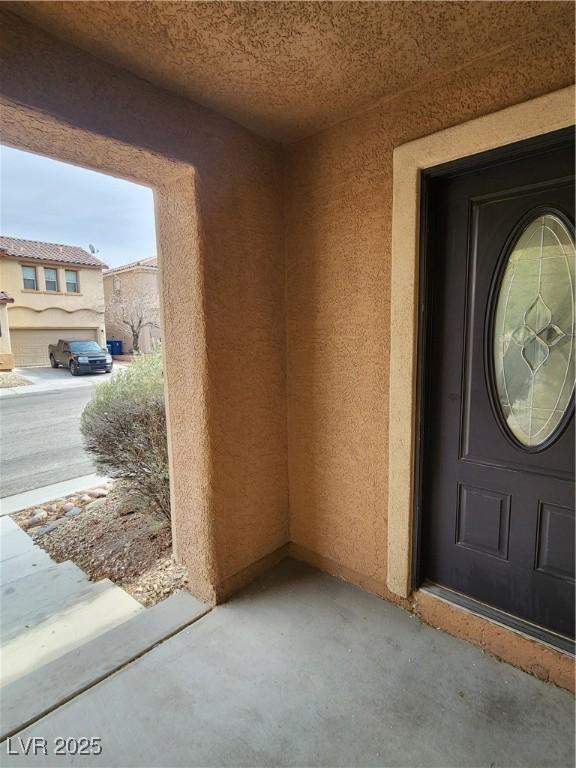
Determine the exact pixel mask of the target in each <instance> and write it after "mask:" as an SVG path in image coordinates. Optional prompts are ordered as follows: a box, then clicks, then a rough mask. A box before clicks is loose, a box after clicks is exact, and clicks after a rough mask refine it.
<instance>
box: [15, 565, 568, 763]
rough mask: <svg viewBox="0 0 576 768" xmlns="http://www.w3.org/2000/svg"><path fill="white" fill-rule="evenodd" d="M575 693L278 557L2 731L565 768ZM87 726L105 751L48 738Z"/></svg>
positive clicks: (180, 758) (190, 752)
mask: <svg viewBox="0 0 576 768" xmlns="http://www.w3.org/2000/svg"><path fill="white" fill-rule="evenodd" d="M573 711H574V709H573V699H572V697H571V696H570V694H568V693H567V692H565V691H563V690H560V689H558V688H555V687H553V686H552V685H547V684H545V683H543V682H541V681H539V680H537V679H535V678H532V677H530V676H529V675H527V674H525V673H523V672H521V671H519V670H517V669H514V668H513V667H510V666H508V665H507V664H504V663H501V662H498V661H497V660H495V659H494V658H492V657H490V656H487V655H485V654H483V653H482V651H480V650H479V649H478V648H476V647H474V646H472V645H469V644H468V643H466V642H464V641H461V640H458V639H455V638H453V637H450V636H449V635H446V634H444V633H442V632H440V631H438V630H435V629H433V628H431V627H428V626H426V625H424V624H422V623H420V622H419V621H418V619H416V618H414V617H412V616H410V615H409V614H407V613H406V612H404V611H403V610H401V609H399V608H396V607H395V606H392V605H390V604H388V603H386V602H384V601H382V600H380V599H378V598H376V597H374V596H372V595H369V594H366V593H364V592H362V591H360V590H358V589H356V588H354V587H352V586H350V585H348V584H346V583H343V582H341V581H339V580H337V579H334V578H332V577H329V576H326V575H324V574H321V573H319V572H318V571H315V570H313V569H311V568H309V567H307V566H305V565H302V564H300V563H296V562H294V561H285V562H284V563H282V564H280V565H279V566H278V567H276V568H275V569H274V570H272V571H270V572H269V573H268V574H266V575H265V576H264V577H263V578H261V579H259V580H258V581H257V582H256V583H254V584H253V585H252V586H251V587H249V588H248V589H246V590H245V591H244V592H243V593H241V594H240V595H239V596H237V597H236V598H235V599H233V600H231V601H230V602H229V603H227V604H226V605H223V606H220V607H218V608H216V609H214V610H213V611H211V612H210V613H209V614H208V615H206V616H205V617H204V618H203V619H200V620H199V621H197V622H196V623H195V624H193V625H192V626H190V627H189V628H187V629H185V630H183V631H182V632H180V633H179V634H177V635H176V636H174V637H172V638H171V639H169V640H166V641H165V642H164V643H162V644H161V645H159V646H158V647H156V648H154V649H152V650H151V651H149V652H148V653H146V654H144V655H143V656H142V657H141V658H139V659H137V660H136V661H134V662H132V663H131V664H129V665H128V666H126V667H125V668H124V669H122V670H120V671H119V672H117V673H116V674H114V675H112V676H111V677H109V678H107V679H106V680H104V681H102V682H101V683H99V684H98V685H96V686H95V687H93V688H91V689H89V690H88V691H86V692H84V693H82V694H80V695H79V696H77V697H76V698H75V699H73V700H72V701H70V702H68V703H67V704H65V705H63V706H61V707H60V708H59V709H57V710H55V711H54V712H52V713H51V714H49V715H47V716H46V717H44V718H43V719H41V720H39V721H37V722H36V723H35V724H34V725H32V726H30V727H29V728H27V729H26V730H24V731H22V732H21V733H20V734H17V736H15V737H13V738H12V750H18V741H17V740H18V736H20V737H21V738H22V739H25V738H27V737H29V736H40V737H43V738H45V739H47V743H48V753H49V754H48V756H47V757H45V756H37V757H30V756H28V757H24V756H22V755H21V754H20V755H18V756H12V757H7V756H6V754H5V753H6V750H7V744H6V742H5V743H4V744H3V745H2V752H3V753H4V754H3V755H2V764H3V765H5V766H12V765H59V766H62V765H95V766H107V767H108V768H110V767H112V766H139V767H140V768H143V767H144V766H427V768H431V767H432V766H438V767H440V766H459V767H462V766H486V768H488V766H494V768H496V767H498V766H523V768H525V767H526V766H538V767H539V768H541V767H542V766H571V765H573V762H574V734H573ZM58 736H61V737H70V736H72V737H79V736H88V737H90V736H98V737H100V738H101V740H102V748H103V751H102V755H100V756H92V757H85V756H83V757H81V756H68V757H58V756H55V755H54V754H53V744H54V739H55V738H56V737H58Z"/></svg>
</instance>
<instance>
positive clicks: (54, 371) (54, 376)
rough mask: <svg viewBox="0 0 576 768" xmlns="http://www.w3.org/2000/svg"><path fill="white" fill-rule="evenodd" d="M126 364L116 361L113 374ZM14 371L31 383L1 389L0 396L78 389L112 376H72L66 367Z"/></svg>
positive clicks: (16, 369)
mask: <svg viewBox="0 0 576 768" xmlns="http://www.w3.org/2000/svg"><path fill="white" fill-rule="evenodd" d="M125 367H126V366H125V365H123V364H122V363H115V364H114V368H113V369H112V376H114V375H115V374H117V373H118V371H121V370H122V369H123V368H125ZM14 373H17V374H18V375H19V376H23V377H24V378H25V379H28V381H29V382H30V385H26V386H22V387H11V388H7V389H0V397H6V396H12V395H23V394H30V393H32V392H33V393H35V394H36V393H38V392H50V391H54V390H57V389H78V388H83V387H93V386H94V384H99V383H100V382H102V381H107V380H108V379H109V378H110V376H109V375H107V374H105V373H87V374H83V375H82V376H72V375H71V374H70V372H69V371H68V369H66V368H51V367H50V366H46V367H43V368H15V369H14Z"/></svg>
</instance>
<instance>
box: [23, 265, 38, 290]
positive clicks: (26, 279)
mask: <svg viewBox="0 0 576 768" xmlns="http://www.w3.org/2000/svg"><path fill="white" fill-rule="evenodd" d="M22 282H23V284H24V288H26V289H27V290H28V291H37V290H38V282H37V281H36V267H22Z"/></svg>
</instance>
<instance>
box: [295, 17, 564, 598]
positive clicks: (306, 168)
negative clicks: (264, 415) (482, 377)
mask: <svg viewBox="0 0 576 768" xmlns="http://www.w3.org/2000/svg"><path fill="white" fill-rule="evenodd" d="M572 43H573V41H572V29H571V28H570V25H567V27H566V28H565V29H558V28H554V29H545V28H543V29H542V30H541V32H540V33H539V35H538V36H537V37H536V38H534V39H531V40H528V41H525V40H523V41H522V42H521V43H518V45H516V46H514V47H510V48H508V49H506V50H504V51H502V52H500V53H498V54H497V55H495V56H492V57H490V58H483V59H482V58H481V59H479V60H477V61H476V62H475V63H474V65H472V66H470V67H467V68H464V69H461V70H459V71H456V72H453V73H451V74H449V75H448V76H446V77H443V78H441V79H438V80H436V81H435V82H428V83H426V84H425V85H424V86H422V87H420V88H416V89H414V90H411V91H407V92H405V93H402V94H400V95H398V96H396V97H394V98H390V99H387V100H386V101H385V102H384V103H383V104H382V105H381V106H379V107H378V108H377V109H373V110H371V111H369V112H366V113H364V114H362V115H360V116H358V117H357V118H354V119H352V120H348V121H346V122H344V123H342V124H340V125H338V126H336V127H335V128H333V129H331V130H328V131H324V132H323V133H321V134H318V135H316V136H314V137H312V138H310V139H307V140H304V141H301V142H299V143H297V144H293V145H291V146H289V147H288V148H287V151H286V159H285V169H286V231H287V238H286V247H287V253H286V259H287V337H288V351H287V354H288V425H289V426H288V435H289V460H288V463H289V477H290V538H291V541H292V542H294V545H293V546H294V547H295V549H296V551H297V553H298V555H299V556H301V557H304V558H306V559H309V560H310V561H311V562H316V563H318V564H321V566H322V567H324V568H325V569H327V570H331V571H332V572H333V573H337V574H341V575H344V576H345V577H346V578H349V579H351V580H352V581H355V582H356V583H358V584H360V585H363V586H366V587H367V588H369V589H371V590H372V591H375V592H378V593H380V594H382V595H385V596H387V597H389V598H390V599H395V600H396V599H397V598H396V596H395V595H392V594H390V592H389V591H388V589H387V585H386V573H387V540H388V532H387V519H388V514H387V497H388V441H387V436H388V422H389V419H393V418H394V413H393V411H392V412H389V407H388V396H389V356H390V334H391V328H390V263H391V224H392V182H393V174H392V154H393V150H394V148H395V147H397V146H399V145H401V144H403V143H405V142H408V141H411V140H413V139H416V138H419V137H422V136H425V135H427V134H431V133H434V132H436V131H438V130H441V129H443V128H446V127H448V126H451V125H457V124H459V123H462V122H464V121H467V120H470V119H472V118H474V117H478V116H480V115H484V114H488V113H490V112H494V111H496V110H498V109H501V108H503V107H506V106H509V105H512V104H515V103H518V102H521V101H525V100H528V99H531V98H533V97H536V96H539V95H541V94H544V93H547V92H550V91H553V90H556V89H559V88H562V87H564V86H566V85H569V84H571V83H572V82H573V77H574V75H573V65H574V52H573V44H572ZM407 437H408V436H407Z"/></svg>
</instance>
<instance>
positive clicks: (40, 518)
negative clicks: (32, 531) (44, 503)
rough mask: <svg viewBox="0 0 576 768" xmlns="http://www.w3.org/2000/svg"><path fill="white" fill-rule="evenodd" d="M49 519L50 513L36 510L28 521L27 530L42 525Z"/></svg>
mask: <svg viewBox="0 0 576 768" xmlns="http://www.w3.org/2000/svg"><path fill="white" fill-rule="evenodd" d="M47 517H48V512H45V511H44V510H43V509H35V510H33V512H32V514H31V515H30V517H29V518H28V520H27V521H26V527H27V528H33V527H34V526H35V525H40V523H42V522H44V520H46V518H47Z"/></svg>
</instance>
